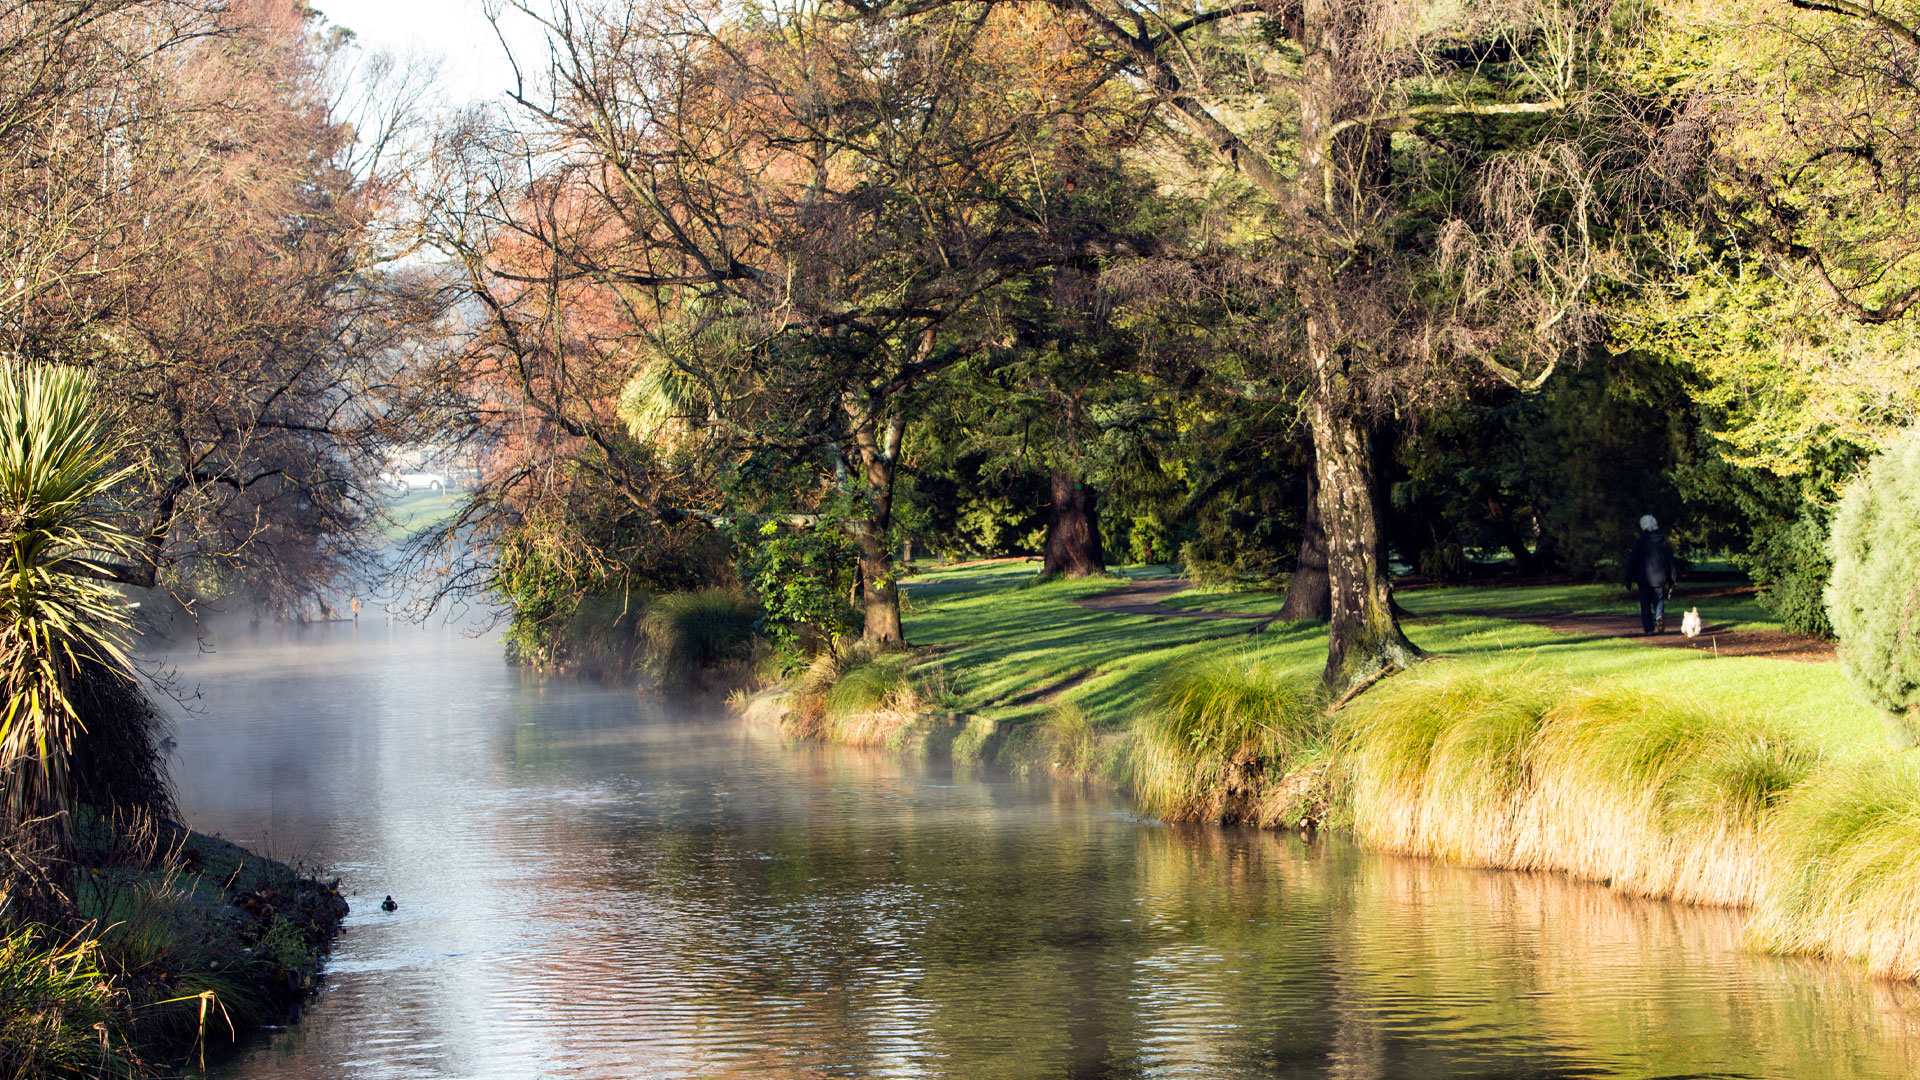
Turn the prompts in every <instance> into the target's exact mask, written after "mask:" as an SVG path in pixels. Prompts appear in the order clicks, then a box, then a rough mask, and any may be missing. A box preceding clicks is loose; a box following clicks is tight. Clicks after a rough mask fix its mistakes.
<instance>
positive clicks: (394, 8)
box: [309, 0, 541, 105]
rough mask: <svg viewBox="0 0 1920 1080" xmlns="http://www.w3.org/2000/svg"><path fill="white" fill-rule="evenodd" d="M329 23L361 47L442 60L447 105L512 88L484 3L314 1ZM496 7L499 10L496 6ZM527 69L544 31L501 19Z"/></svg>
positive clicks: (513, 16) (510, 16)
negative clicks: (351, 34)
mask: <svg viewBox="0 0 1920 1080" xmlns="http://www.w3.org/2000/svg"><path fill="white" fill-rule="evenodd" d="M309 3H310V4H311V5H312V6H313V7H315V8H317V9H318V10H319V11H320V12H321V14H323V15H325V16H326V17H327V21H328V22H331V23H333V24H334V25H336V26H344V27H346V28H347V29H349V30H352V31H353V32H354V34H355V36H356V37H357V38H358V39H359V41H360V44H361V45H362V47H364V48H367V49H369V50H385V51H388V52H392V53H396V54H398V55H401V56H405V55H408V54H415V55H418V56H421V57H425V58H432V59H438V60H439V61H440V64H441V68H440V83H441V92H442V94H443V96H444V97H445V99H446V102H447V103H448V104H451V105H461V104H465V103H466V102H468V101H471V100H474V99H476V98H489V97H496V96H498V95H499V94H500V93H501V92H502V91H503V90H506V89H508V88H510V87H511V86H512V85H513V73H512V69H510V68H509V67H508V66H507V62H506V56H505V53H504V52H503V51H502V50H501V47H500V41H499V39H498V38H496V37H495V36H494V31H493V27H492V26H490V25H489V24H488V23H487V19H486V15H485V13H484V8H485V7H486V6H487V5H486V4H485V3H484V0H309ZM494 6H497V4H496V5H494ZM501 25H502V27H503V28H504V29H505V31H506V33H507V36H508V40H509V41H511V42H512V43H513V47H514V52H515V54H516V55H518V56H520V57H521V63H522V65H523V66H525V65H526V64H527V61H528V59H530V58H532V57H535V56H537V55H539V52H540V40H541V39H540V34H539V32H538V30H539V28H538V26H537V25H536V24H534V23H533V22H532V21H531V20H529V19H527V18H526V17H525V16H523V15H518V14H517V13H514V12H508V13H506V14H504V15H502V17H501Z"/></svg>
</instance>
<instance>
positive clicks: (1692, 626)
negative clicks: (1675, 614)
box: [1680, 608, 1700, 638]
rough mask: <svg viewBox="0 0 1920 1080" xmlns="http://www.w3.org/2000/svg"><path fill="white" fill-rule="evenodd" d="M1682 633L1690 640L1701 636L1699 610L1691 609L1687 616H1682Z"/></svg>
mask: <svg viewBox="0 0 1920 1080" xmlns="http://www.w3.org/2000/svg"><path fill="white" fill-rule="evenodd" d="M1680 632H1681V633H1683V634H1685V635H1687V636H1688V637H1690V638H1691V637H1699V636H1700V609H1699V608H1689V609H1688V610H1687V613H1686V614H1685V615H1682V616H1680Z"/></svg>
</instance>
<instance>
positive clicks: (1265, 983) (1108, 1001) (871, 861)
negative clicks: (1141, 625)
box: [175, 624, 1920, 1078]
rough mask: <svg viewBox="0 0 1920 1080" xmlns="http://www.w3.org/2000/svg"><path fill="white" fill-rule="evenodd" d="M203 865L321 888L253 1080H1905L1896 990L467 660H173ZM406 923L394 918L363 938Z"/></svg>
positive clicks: (1256, 835) (1279, 839)
mask: <svg viewBox="0 0 1920 1080" xmlns="http://www.w3.org/2000/svg"><path fill="white" fill-rule="evenodd" d="M176 660H178V661H180V662H181V663H182V671H183V677H184V678H186V679H188V680H190V681H194V682H197V683H198V684H199V685H200V686H201V687H202V689H203V690H204V694H205V696H204V699H203V700H202V701H201V702H200V703H199V705H198V711H197V713H195V714H194V715H190V716H188V717H186V718H184V719H182V720H181V722H180V724H179V734H178V740H179V748H178V750H176V751H175V754H176V758H177V760H176V763H175V774H176V777H177V778H178V779H179V781H180V784H181V790H182V802H183V805H184V807H185V808H186V810H187V812H188V814H189V816H190V817H191V818H192V820H194V821H195V822H196V823H197V824H199V825H200V826H201V827H203V828H208V829H215V830H219V831H221V832H223V833H224V834H225V835H228V836H230V837H233V838H236V839H241V840H245V841H249V842H256V843H260V844H263V845H264V846H267V847H269V848H270V849H271V850H273V851H274V852H276V853H278V854H281V855H295V856H301V857H304V858H307V859H310V860H312V861H315V862H318V863H321V864H324V865H327V866H329V867H332V868H333V869H334V870H336V871H337V872H339V873H340V874H341V875H343V877H344V878H345V885H346V886H347V888H348V890H349V894H350V897H351V899H352V901H353V903H354V914H353V916H352V917H351V918H350V920H349V930H348V932H347V934H346V935H345V936H344V937H343V938H342V939H341V941H340V946H339V949H338V952H337V955H336V960H335V962H334V963H333V965H332V967H331V969H330V970H331V974H330V976H329V980H328V988H327V990H326V991H325V993H324V994H323V996H322V998H321V1000H320V1002H319V1003H318V1004H317V1005H316V1006H315V1007H314V1008H313V1009H312V1010H311V1011H310V1012H309V1014H308V1016H307V1019H306V1021H305V1022H304V1023H302V1024H301V1025H299V1026H298V1027H296V1028H294V1029H292V1030H290V1031H287V1032H284V1033H281V1034H278V1035H276V1036H275V1037H273V1038H272V1039H270V1040H262V1041H261V1042H260V1043H259V1044H257V1045H255V1046H253V1047H252V1048H251V1049H250V1050H249V1051H248V1052H247V1053H245V1054H243V1055H242V1056H241V1057H240V1058H239V1059H238V1060H236V1061H234V1062H232V1063H231V1064H229V1065H228V1066H226V1067H225V1070H224V1074H225V1075H229V1076H234V1077H267V1076H272V1077H294V1078H309V1077H311V1078H318V1077H355V1078H365V1077H373V1078H380V1077H408V1078H412V1077H437V1076H446V1077H456V1076H457V1077H512V1078H522V1077H536V1076H559V1075H566V1076H579V1077H608V1078H613V1077H620V1078H626V1077H683V1076H747V1075H752V1076H771V1077H826V1076H863V1077H864V1076H875V1077H921V1076H952V1077H1042V1076H1046V1077H1054V1076H1058V1077H1086V1078H1092V1077H1175V1076H1193V1077H1241V1076H1245V1077H1253V1076H1260V1077H1296V1076H1297V1077H1309V1076H1311V1077H1351V1078H1385V1077H1510V1078H1524V1077H1540V1078H1548V1077H1582V1076H1629V1077H1679V1076H1766V1077H1792V1078H1818V1077H1896V1076H1898V1077H1905V1076H1910V1075H1914V1074H1915V1071H1916V1070H1915V1067H1916V1065H1917V1064H1920V1062H1916V1061H1915V1060H1914V1056H1913V1055H1914V1047H1915V1046H1916V1045H1917V1044H1916V1033H1915V1031H1914V1030H1913V1026H1914V1023H1915V1018H1916V1017H1920V1010H1917V1009H1916V1002H1915V1001H1914V1000H1913V999H1912V995H1911V993H1910V992H1909V991H1908V990H1906V989H1905V988H1901V987H1895V986H1891V985H1888V984H1880V983H1874V982H1870V981H1868V980H1864V979H1860V978H1857V977H1855V976H1854V975H1852V974H1851V973H1848V972H1845V971H1842V970H1839V969H1835V968H1832V967H1828V966H1823V965H1817V964H1811V963H1805V962H1800V961H1793V960H1781V959H1773V958H1766V957H1757V956H1752V955H1748V954H1745V953H1743V952H1741V951H1740V950H1739V947H1738V945H1739V926H1740V919H1739V918H1738V916H1736V915H1734V914H1731V913H1728V912H1719V911H1710V910H1696V909H1685V908H1677V907H1670V906H1666V905H1661V904H1653V903H1645V902H1637V901H1631V900H1626V899H1622V898H1620V897H1617V896H1613V895H1611V894H1609V893H1607V892H1605V891H1604V890H1600V889H1595V888H1588V887H1581V886H1572V885H1568V884H1566V883H1565V882H1563V881H1560V880H1559V879H1557V878H1554V877H1550V876H1546V875H1526V874H1509V873H1497V872H1477V871H1466V870H1456V869H1448V868H1446V867H1441V866H1436V865H1432V864H1428V863H1423V862H1418V861H1413V860H1404V859H1391V858H1382V857H1378V856H1371V855H1367V854H1365V853H1361V852H1358V851H1355V850H1353V849H1352V848H1351V847H1348V846H1346V845H1343V844H1340V843H1338V842H1322V843H1317V844H1312V845H1308V844H1303V843H1301V842H1300V841H1299V840H1298V839H1297V838H1295V837H1290V836H1282V835H1275V834H1271V833H1260V832H1252V831H1241V830H1219V829H1194V830H1185V829H1178V830H1177V829H1171V828H1167V827H1164V826H1159V825H1155V824H1152V823H1146V822H1140V821H1137V820H1134V819H1133V818H1132V817H1131V816H1130V815H1129V814H1128V813H1127V812H1126V808H1125V807H1124V806H1123V805H1121V804H1119V803H1117V802H1115V801H1113V800H1112V799H1110V798H1107V797H1105V796H1103V795H1097V794H1086V793H1081V792H1077V791H1072V790H1065V789H1062V788H1059V787H1055V786H1051V785H1045V784H1024V783H1014V782H1006V781H986V780H982V779H979V778H976V777H970V776H964V775H963V776H954V775H952V774H951V773H950V772H947V771H943V770H940V769H934V768H921V767H918V766H911V765H904V764H902V763H900V762H898V761H895V760H892V759H890V758H887V757H885V756H881V755H874V754H867V753H860V752H852V751H842V750H834V749H829V748H822V747H814V746H791V745H788V744H786V743H785V742H783V741H782V740H780V739H778V738H777V737H775V736H773V735H771V734H770V733H768V732H766V731H764V730H761V729H752V728H745V727H742V726H740V725H737V724H734V723H732V722H729V721H726V720H723V719H719V718H715V717H695V716H681V715H672V714H668V713H663V712H662V711H660V710H658V709H657V708H654V707H651V706H648V705H645V704H642V703H638V702H636V701H635V699H634V698H633V696H632V695H631V694H630V693H629V692H624V691H620V690H615V689H609V688H602V687H596V686H589V685H579V684H575V683H572V682H569V681H566V680H546V681H542V680H537V679H527V678H521V677H518V676H516V675H515V674H514V673H513V672H511V671H509V670H508V669H507V668H506V667H505V666H504V665H503V664H502V663H501V662H500V659H499V648H498V644H497V643H495V642H491V641H475V640H472V639H469V638H466V637H464V636H462V635H461V634H460V633H458V632H457V631H415V630H408V629H405V628H402V629H399V630H389V628H388V627H386V626H385V625H384V624H373V625H369V626H366V627H364V628H360V629H358V630H356V629H355V628H353V627H350V626H334V627H313V628H308V629H306V630H305V631H291V630H290V631H288V632H286V633H285V634H283V635H280V636H277V637H269V638H265V639H259V640H244V641H234V642H230V643H222V644H221V645H220V647H219V649H218V651H217V652H215V653H214V654H212V655H208V656H185V657H177V658H176ZM389 892H391V893H392V894H393V895H394V896H395V897H396V898H397V899H398V900H399V902H400V904H401V907H400V909H399V910H398V911H396V912H393V913H391V914H388V913H384V912H381V911H379V910H378V908H377V906H376V905H377V902H378V900H379V899H380V897H381V896H382V895H383V894H385V893H389Z"/></svg>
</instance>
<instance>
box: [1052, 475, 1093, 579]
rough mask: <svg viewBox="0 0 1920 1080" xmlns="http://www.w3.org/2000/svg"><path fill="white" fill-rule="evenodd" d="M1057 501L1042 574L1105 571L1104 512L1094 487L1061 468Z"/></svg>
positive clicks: (1054, 483)
mask: <svg viewBox="0 0 1920 1080" xmlns="http://www.w3.org/2000/svg"><path fill="white" fill-rule="evenodd" d="M1052 488H1053V503H1052V505H1051V506H1049V507H1048V508H1047V538H1046V541H1045V543H1044V544H1042V545H1041V556H1040V573H1041V574H1042V575H1043V576H1046V577H1052V576H1053V575H1055V574H1059V575H1061V576H1063V577H1070V578H1080V577H1087V576H1089V575H1092V574H1100V573H1105V572H1106V569H1107V562H1106V559H1105V557H1104V556H1103V555H1102V553H1101V551H1100V511H1099V507H1098V505H1097V499H1098V496H1097V495H1095V493H1094V491H1093V489H1092V488H1090V487H1088V486H1087V485H1085V484H1082V483H1080V482H1079V481H1077V480H1075V479H1074V478H1073V477H1072V476H1071V475H1069V474H1067V473H1065V472H1062V471H1060V470H1058V469H1055V470H1054V471H1053V476H1052Z"/></svg>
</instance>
